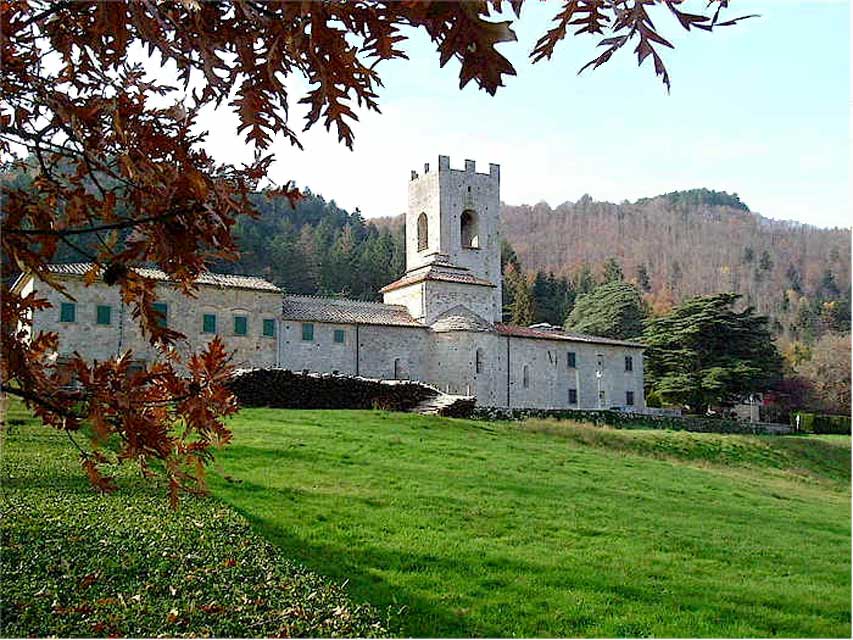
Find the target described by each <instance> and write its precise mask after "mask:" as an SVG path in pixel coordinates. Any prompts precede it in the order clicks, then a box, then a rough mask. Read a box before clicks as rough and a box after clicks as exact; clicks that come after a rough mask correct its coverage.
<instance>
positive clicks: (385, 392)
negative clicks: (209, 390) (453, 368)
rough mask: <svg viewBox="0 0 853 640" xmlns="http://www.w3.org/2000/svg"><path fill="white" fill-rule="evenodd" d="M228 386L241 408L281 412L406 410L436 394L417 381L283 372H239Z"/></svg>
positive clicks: (241, 370) (267, 370) (430, 388)
mask: <svg viewBox="0 0 853 640" xmlns="http://www.w3.org/2000/svg"><path fill="white" fill-rule="evenodd" d="M228 386H229V388H230V389H231V391H232V392H233V393H234V395H235V396H237V399H238V401H239V402H240V404H241V405H242V406H244V407H277V408H282V409H385V410H388V411H408V410H410V409H412V408H413V407H414V406H415V405H417V404H418V403H419V402H422V401H424V400H426V399H427V398H432V397H434V396H436V395H437V393H438V392H437V391H436V390H435V389H433V388H432V387H429V386H427V385H424V384H421V383H419V382H412V381H403V380H375V379H370V378H361V377H355V376H344V375H334V374H317V373H309V372H307V371H303V372H295V371H290V370H287V369H239V370H237V371H236V372H235V373H234V376H233V377H232V378H231V380H230V381H229V383H228Z"/></svg>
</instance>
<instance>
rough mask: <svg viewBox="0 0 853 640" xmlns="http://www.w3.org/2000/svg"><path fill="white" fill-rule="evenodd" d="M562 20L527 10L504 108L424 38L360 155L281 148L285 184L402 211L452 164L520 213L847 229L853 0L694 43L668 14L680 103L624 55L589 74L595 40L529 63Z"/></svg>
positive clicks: (315, 142) (231, 150) (366, 120)
mask: <svg viewBox="0 0 853 640" xmlns="http://www.w3.org/2000/svg"><path fill="white" fill-rule="evenodd" d="M697 4H698V5H704V0H699V1H698V3H694V6H696V5H697ZM556 8H557V7H556V5H555V4H554V3H544V4H538V3H537V4H534V3H530V4H529V5H527V6H525V8H524V12H523V13H522V20H521V21H520V23H518V25H517V26H516V31H517V33H518V35H519V42H517V43H508V44H505V45H501V50H502V51H503V52H504V53H505V55H507V56H508V57H509V58H510V59H511V60H512V61H513V63H514V64H515V66H516V69H517V70H518V76H517V77H510V78H508V79H507V86H506V87H504V88H503V89H502V90H499V91H498V94H497V96H495V97H491V96H489V95H487V94H486V93H485V92H482V91H479V90H478V89H477V88H476V87H475V86H474V83H471V84H470V85H469V86H468V87H466V88H465V89H464V90H463V91H461V92H460V91H459V89H458V79H457V71H458V65H456V63H450V64H449V65H448V67H446V68H445V69H439V67H438V61H437V54H436V53H435V48H434V45H432V44H431V43H430V42H429V40H428V39H427V38H426V37H424V36H421V35H420V34H415V35H416V37H415V38H414V39H413V40H410V41H409V43H408V44H407V46H406V49H407V51H408V52H409V55H410V57H411V60H410V61H403V62H392V63H386V64H385V65H384V67H380V71H381V72H382V73H383V79H384V81H385V85H386V86H385V89H384V91H382V92H381V100H380V104H381V107H382V110H383V113H382V115H377V114H365V113H362V116H363V118H362V121H361V122H360V123H357V124H356V126H355V132H356V145H355V151H349V150H347V149H346V148H345V147H344V146H343V145H342V144H338V143H337V142H336V136H335V135H334V134H333V133H332V134H329V133H326V132H325V130H324V129H322V127H317V128H316V129H315V130H313V131H312V132H310V133H308V134H305V135H304V137H303V142H304V144H305V151H302V152H300V151H298V150H294V149H290V148H288V147H287V146H286V145H285V143H283V142H282V143H278V144H277V145H276V148H275V151H276V153H277V155H278V161H277V162H276V165H275V167H274V169H273V172H272V175H273V176H274V177H275V178H276V179H277V180H284V179H286V178H291V179H294V180H296V182H297V184H300V185H307V186H309V187H310V188H311V189H313V190H314V191H317V192H320V193H322V194H324V195H325V196H326V197H328V198H334V199H335V200H336V201H337V202H338V203H339V204H340V205H341V206H344V207H346V208H349V209H352V208H354V207H356V206H358V207H360V208H361V209H362V211H363V212H364V213H365V215H367V216H376V215H390V214H397V213H400V212H402V211H403V210H404V209H405V207H406V183H407V179H408V174H409V170H410V169H420V168H421V167H422V166H423V163H424V162H432V163H435V161H436V156H437V155H438V154H447V155H450V157H451V165H452V166H454V167H461V166H462V164H463V160H464V159H465V158H472V159H475V160H477V161H478V163H480V167H481V168H482V170H485V167H486V166H487V163H488V162H497V163H500V164H501V166H502V169H501V181H502V198H503V200H504V201H506V202H508V203H511V204H520V203H535V202H538V201H540V200H545V201H547V202H549V203H550V204H551V205H552V206H556V205H557V204H559V203H561V202H563V201H566V200H572V201H574V200H577V199H578V198H579V197H580V196H581V195H583V194H584V193H589V194H590V195H592V196H593V197H594V198H596V199H599V200H610V201H615V202H619V201H621V200H623V199H629V200H634V199H636V198H638V197H643V196H650V195H655V194H658V193H663V192H666V191H672V190H675V189H687V188H692V187H708V188H711V189H718V190H725V191H730V192H737V193H738V194H740V196H741V198H742V199H743V201H744V202H746V203H747V204H748V205H749V206H750V207H751V208H752V209H753V210H754V211H757V212H759V213H761V214H763V215H765V216H768V217H771V218H778V219H794V220H799V221H801V222H807V223H811V224H815V225H820V226H836V225H837V226H849V225H850V220H849V212H848V210H847V209H848V203H849V192H848V172H849V161H850V158H849V141H850V138H849V109H850V98H849V83H850V60H849V29H850V21H849V6H848V3H847V2H845V1H841V0H839V1H830V0H824V1H818V0H813V1H808V2H807V1H802V2H797V1H793V0H789V1H785V0H776V1H773V2H755V1H749V0H737V1H735V2H733V3H732V8H731V9H730V10H729V15H730V16H734V15H739V14H744V13H760V14H762V16H761V17H760V18H756V19H752V20H748V21H746V22H743V23H741V24H739V25H736V26H733V27H727V28H725V29H720V30H718V31H716V32H714V33H712V34H707V33H704V32H699V33H693V32H691V33H689V34H686V33H684V32H683V31H681V29H680V27H679V26H678V25H677V24H676V23H675V22H674V19H671V18H670V17H669V16H668V15H666V14H665V11H663V10H659V11H658V13H659V14H660V19H659V24H658V26H659V27H661V28H662V30H663V32H664V33H665V34H668V35H671V36H673V38H672V39H673V42H674V43H675V44H676V49H675V51H669V52H665V59H666V61H667V65H668V67H669V71H670V76H671V78H672V92H671V93H670V94H669V95H667V93H666V90H665V88H664V86H663V85H662V84H661V83H660V81H659V80H658V79H657V78H656V77H655V76H654V73H653V71H652V69H651V68H650V67H649V66H646V65H644V66H643V67H642V68H640V69H638V68H637V66H636V62H635V58H634V57H633V54H632V53H631V52H630V51H627V50H626V51H624V52H622V53H621V54H619V55H618V56H617V57H615V58H614V59H613V60H612V61H611V62H610V63H608V64H607V65H605V66H604V67H602V68H600V69H598V70H596V71H593V72H590V71H587V72H585V73H584V74H583V75H581V76H578V75H577V73H576V72H577V70H578V69H579V68H580V67H581V66H582V64H583V63H584V62H586V61H587V60H588V59H590V57H591V56H592V55H593V54H594V52H595V49H594V47H593V42H592V41H584V39H582V38H570V39H567V40H566V41H564V42H563V43H561V45H560V46H559V48H558V50H557V54H556V56H555V57H554V59H552V60H551V61H550V62H541V63H538V64H536V65H530V64H529V63H528V62H527V60H526V57H527V53H528V52H529V50H530V49H531V47H532V44H533V42H534V41H535V39H536V37H537V36H538V35H539V34H540V33H542V32H543V31H544V29H545V28H546V27H547V23H548V20H549V18H550V16H551V14H552V13H553V12H554V10H555V9H556ZM302 113H304V111H301V110H295V111H294V112H293V113H292V115H294V116H301V115H302ZM229 119H230V117H229V116H225V115H224V114H211V115H210V116H209V118H207V119H206V120H205V124H209V128H210V129H211V131H212V133H214V134H215V135H213V136H212V140H211V143H212V146H213V147H214V149H213V151H214V152H215V155H217V156H220V157H221V158H222V159H226V158H227V159H230V160H233V159H234V158H235V157H236V156H238V155H242V153H245V152H246V149H245V148H243V149H241V147H242V145H241V144H240V143H239V142H238V141H237V140H236V139H235V138H232V137H231V136H230V135H226V134H225V133H223V132H224V131H227V127H224V126H223V125H225V124H226V122H227V121H228V120H229ZM295 128H301V125H300V126H299V127H295ZM241 152H242V153H241Z"/></svg>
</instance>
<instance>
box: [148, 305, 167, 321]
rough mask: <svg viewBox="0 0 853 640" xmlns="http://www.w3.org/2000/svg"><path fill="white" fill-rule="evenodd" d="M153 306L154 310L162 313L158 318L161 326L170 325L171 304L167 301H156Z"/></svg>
mask: <svg viewBox="0 0 853 640" xmlns="http://www.w3.org/2000/svg"><path fill="white" fill-rule="evenodd" d="M151 306H152V307H153V308H154V311H156V312H157V313H159V314H160V317H159V318H157V324H158V325H160V326H161V327H167V326H169V305H167V304H166V303H165V302H155V303H154V304H152V305H151Z"/></svg>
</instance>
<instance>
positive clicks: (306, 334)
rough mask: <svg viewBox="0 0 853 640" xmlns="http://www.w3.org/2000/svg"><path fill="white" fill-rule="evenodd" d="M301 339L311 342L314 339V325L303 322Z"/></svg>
mask: <svg viewBox="0 0 853 640" xmlns="http://www.w3.org/2000/svg"><path fill="white" fill-rule="evenodd" d="M302 339H303V340H313V339H314V325H313V324H311V323H310V322H305V323H303V324H302Z"/></svg>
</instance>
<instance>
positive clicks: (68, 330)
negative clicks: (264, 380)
mask: <svg viewBox="0 0 853 640" xmlns="http://www.w3.org/2000/svg"><path fill="white" fill-rule="evenodd" d="M61 282H62V284H63V285H64V286H65V287H66V290H67V293H66V294H62V293H60V292H58V291H56V290H55V289H52V288H51V287H49V286H47V285H46V284H44V283H42V282H38V281H37V282H35V285H34V286H35V290H36V291H37V292H38V294H39V295H40V296H42V297H45V298H47V300H48V301H49V302H50V303H51V304H52V305H53V307H52V308H49V309H46V310H44V311H41V312H37V313H36V315H35V318H34V327H33V329H34V330H35V331H36V332H38V331H55V332H57V333H59V336H60V342H59V354H60V355H69V354H71V353H72V352H74V351H77V352H78V353H79V354H80V355H81V356H83V357H84V358H86V359H88V360H106V359H108V358H110V357H113V356H115V355H117V354H119V353H123V352H124V351H127V350H128V349H130V350H132V351H133V353H134V356H135V357H136V358H137V359H140V360H146V361H150V360H152V359H153V358H154V357H156V351H155V350H154V349H153V348H152V347H151V346H150V345H149V344H148V340H147V339H146V338H145V337H144V336H143V335H142V331H141V330H140V328H139V324H138V322H137V320H135V319H134V318H133V317H132V308H131V307H128V306H126V305H125V304H123V303H122V301H121V298H120V295H119V290H118V287H111V286H108V285H106V284H104V283H95V284H93V285H91V286H89V287H87V286H85V284H84V282H83V280H82V279H81V278H76V277H63V278H61ZM155 291H156V295H157V298H158V301H160V302H164V303H166V305H167V323H168V326H169V328H171V329H174V330H176V331H179V332H181V333H183V334H184V335H185V336H186V339H185V340H182V341H181V342H180V343H178V345H177V347H178V349H179V350H180V351H182V352H184V353H188V352H190V351H195V350H197V349H199V348H201V347H203V346H205V345H206V344H207V343H208V342H209V341H210V340H211V338H212V337H213V334H208V333H204V332H203V331H202V329H203V327H202V317H203V314H205V313H209V314H214V315H215V316H216V331H217V334H218V335H219V336H220V337H221V338H222V339H223V341H224V343H225V345H226V348H227V349H228V350H229V351H234V359H233V363H234V364H235V365H236V366H272V365H275V364H276V362H275V358H276V340H277V338H276V336H272V337H268V336H264V335H262V327H263V320H264V319H273V320H274V321H275V323H276V333H278V326H277V325H278V318H279V316H280V310H281V294H279V293H276V292H265V291H257V290H253V289H238V288H232V287H216V286H211V285H200V286H199V291H198V297H197V298H188V297H186V296H184V295H183V294H182V293H181V292H180V291H179V290H178V288H177V287H175V286H173V285H171V284H168V283H158V284H157V285H156V287H155ZM63 302H65V303H71V304H74V316H75V317H74V321H73V322H62V321H60V309H61V303H63ZM98 305H103V306H108V307H109V308H110V322H109V324H98V323H97V307H98ZM235 315H242V316H246V317H247V318H248V331H247V335H245V336H238V335H234V316H235Z"/></svg>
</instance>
